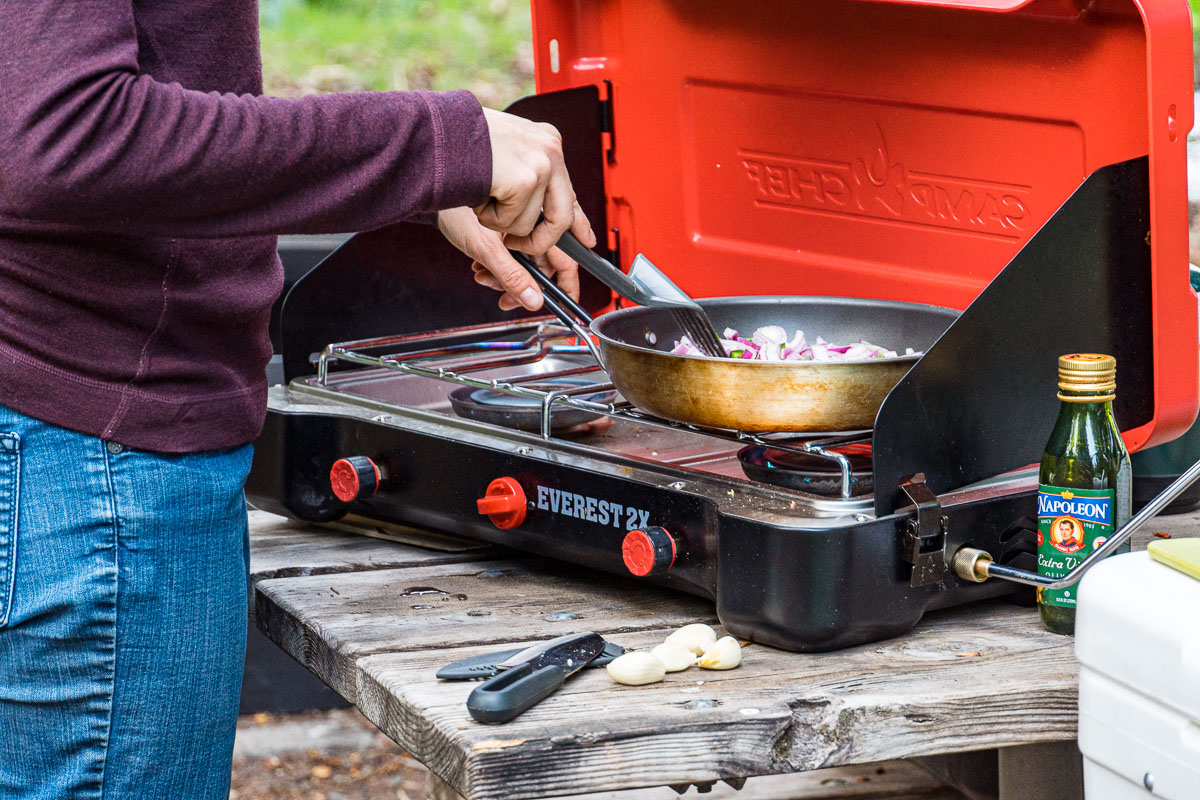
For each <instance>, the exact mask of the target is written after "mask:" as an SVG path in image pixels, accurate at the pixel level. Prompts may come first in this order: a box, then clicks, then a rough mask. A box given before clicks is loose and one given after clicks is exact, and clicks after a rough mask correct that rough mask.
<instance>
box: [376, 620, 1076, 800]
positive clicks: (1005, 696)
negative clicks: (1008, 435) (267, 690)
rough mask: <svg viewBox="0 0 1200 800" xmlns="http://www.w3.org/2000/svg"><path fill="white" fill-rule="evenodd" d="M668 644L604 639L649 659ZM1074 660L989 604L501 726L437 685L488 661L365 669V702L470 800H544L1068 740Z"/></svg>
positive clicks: (416, 660)
mask: <svg viewBox="0 0 1200 800" xmlns="http://www.w3.org/2000/svg"><path fill="white" fill-rule="evenodd" d="M666 632H667V631H664V630H656V631H642V632H637V633H630V634H624V635H613V636H611V637H610V638H612V639H613V640H614V641H617V642H619V643H621V644H624V645H626V646H634V647H645V646H650V645H652V644H655V643H657V642H658V641H661V639H662V637H663V636H664V635H665V633H666ZM1071 648H1072V641H1071V640H1070V639H1069V638H1066V637H1058V636H1054V635H1052V634H1048V633H1046V632H1044V631H1042V630H1041V629H1040V626H1039V625H1038V621H1037V617H1036V615H1034V614H1032V613H1031V612H1030V611H1029V610H1028V609H1016V608H1012V607H1009V606H1005V605H1002V604H996V603H988V604H980V605H978V606H977V607H975V608H972V609H965V610H960V611H958V612H954V613H950V614H935V615H931V617H930V619H929V620H927V621H926V622H924V623H922V625H921V626H920V627H919V628H918V630H917V631H915V632H914V634H913V635H911V636H907V637H904V638H901V639H896V640H893V641H890V642H885V643H882V644H876V645H870V646H864V647H858V648H851V649H848V650H844V651H839V652H837V653H828V654H815V655H803V654H796V653H785V652H783V651H779V650H774V649H771V648H768V647H763V646H759V645H753V646H751V647H750V648H748V649H747V650H746V652H745V657H746V660H745V662H744V663H743V665H742V666H741V667H740V668H738V669H736V670H732V671H729V672H709V671H703V670H699V669H692V670H688V671H687V672H683V673H677V674H675V675H670V676H668V680H667V681H665V682H663V683H659V684H653V685H651V686H644V687H624V686H617V685H616V684H613V683H612V682H611V681H610V680H609V679H608V677H607V676H606V675H605V674H604V673H603V672H602V671H599V670H589V671H585V672H584V673H581V674H580V675H578V676H576V677H575V678H572V680H571V681H570V682H569V683H568V685H567V686H566V687H564V689H563V690H561V691H560V692H559V693H558V694H556V695H555V696H554V697H552V698H550V699H549V700H547V701H545V702H543V703H541V704H540V705H538V706H536V707H535V708H533V709H531V710H530V711H528V712H526V713H525V714H523V715H522V716H521V717H519V718H518V719H516V720H514V721H512V722H510V723H507V724H506V725H503V726H484V725H479V724H477V723H474V722H472V721H471V720H470V719H469V717H468V716H467V713H466V709H465V700H466V697H467V695H468V694H469V693H470V690H471V688H472V687H471V685H470V684H455V683H442V682H438V681H436V680H434V678H433V673H434V671H435V670H436V669H437V667H438V666H440V665H441V664H443V663H445V662H446V661H448V660H450V659H451V658H456V657H460V656H461V655H464V654H471V653H472V652H476V651H478V650H480V649H481V648H469V649H463V650H461V651H455V652H453V653H430V652H410V653H388V654H381V655H375V656H371V657H369V658H364V659H362V660H361V661H359V663H358V668H359V675H360V683H359V687H358V697H357V703H358V705H359V707H360V708H361V709H362V711H363V713H364V714H366V716H367V717H368V718H370V719H371V720H372V721H373V722H374V723H375V724H376V725H378V726H379V727H380V728H381V729H382V730H383V731H384V732H385V733H387V734H388V735H389V736H390V737H392V738H393V739H395V740H396V741H397V742H399V743H400V745H401V746H403V747H405V748H406V749H407V750H409V752H411V753H413V755H414V756H416V757H417V758H418V759H420V760H421V761H422V762H424V763H425V764H427V765H428V766H429V767H430V768H431V769H432V770H434V771H435V772H437V773H438V774H440V775H441V776H442V777H443V778H444V779H446V780H447V782H448V783H449V784H450V785H451V786H453V787H454V788H455V789H456V790H457V791H459V792H461V793H462V794H463V795H464V796H465V797H467V798H469V800H487V799H489V798H505V797H507V798H522V797H545V796H547V795H556V794H571V793H584V792H594V791H601V790H612V789H616V788H628V787H637V786H655V785H663V784H671V783H679V782H687V781H700V780H714V779H718V778H726V777H745V776H750V775H763V774H771V773H781V772H794V771H800V770H810V769H817V768H821V767H828V766H835V765H843V764H855V763H870V762H875V761H881V760H887V759H894V758H905V757H910V756H914V755H924V754H933V753H946V752H956V751H964V750H973V749H979V748H981V747H984V746H1004V745H1009V744H1020V743H1026V742H1033V741H1046V740H1052V739H1069V738H1072V737H1073V736H1074V734H1075V720H1076V708H1075V704H1076V699H1075V682H1076V680H1077V671H1076V666H1075V662H1074V658H1073V656H1072V653H1071ZM970 653H978V654H979V655H963V654H970ZM1035 708H1036V709H1038V713H1037V714H1032V713H1030V709H1035Z"/></svg>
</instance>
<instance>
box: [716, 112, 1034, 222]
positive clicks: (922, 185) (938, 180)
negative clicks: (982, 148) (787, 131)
mask: <svg viewBox="0 0 1200 800" xmlns="http://www.w3.org/2000/svg"><path fill="white" fill-rule="evenodd" d="M738 155H739V156H740V157H741V159H742V166H743V168H744V169H745V171H746V177H747V179H748V180H749V181H750V186H751V188H752V189H753V191H754V202H755V203H756V204H758V205H761V206H770V207H775V208H784V209H791V210H795V211H807V212H816V213H825V214H838V215H845V216H852V217H867V218H874V219H883V220H890V221H893V222H899V223H904V224H910V225H924V226H930V227H935V228H950V229H954V230H960V231H970V232H972V233H979V234H984V235H987V236H999V237H1003V238H1006V239H1019V238H1021V236H1022V235H1023V234H1024V233H1025V232H1026V231H1027V230H1028V229H1029V227H1030V225H1031V219H1030V213H1029V208H1028V206H1027V204H1026V201H1027V200H1028V197H1029V194H1030V190H1031V187H1029V186H1022V185H1019V184H1012V183H1002V182H998V181H988V180H980V179H976V178H968V177H961V176H954V175H944V174H939V173H935V172H920V171H917V170H914V169H910V168H908V167H907V166H906V165H905V164H904V163H903V162H901V161H898V160H894V159H893V158H892V157H891V155H890V154H889V150H888V145H887V141H886V140H885V139H884V135H883V129H882V128H880V129H879V143H878V145H876V148H875V151H874V152H872V153H867V154H863V155H855V156H853V157H851V158H850V159H849V160H848V161H840V160H834V159H830V160H826V159H818V158H810V157H808V156H792V155H781V154H775V153H763V152H758V151H754V150H739V151H738Z"/></svg>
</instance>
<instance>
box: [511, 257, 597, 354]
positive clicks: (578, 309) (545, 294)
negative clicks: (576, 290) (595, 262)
mask: <svg viewBox="0 0 1200 800" xmlns="http://www.w3.org/2000/svg"><path fill="white" fill-rule="evenodd" d="M508 252H509V253H511V254H512V257H513V258H514V259H516V261H517V263H518V264H520V265H521V266H522V267H524V268H525V271H526V272H528V273H529V274H530V275H531V276H533V279H534V280H535V281H537V283H538V286H540V287H542V298H543V300H544V302H545V305H546V308H548V309H550V310H551V311H552V312H553V313H554V316H556V317H558V321H559V322H561V323H562V324H563V325H566V326H567V327H568V328H570V329H571V332H572V333H574V334H575V336H576V337H577V338H578V339H579V341H581V342H583V343H584V344H585V345H587V349H588V350H590V351H591V353H592V356H593V357H594V358H595V359H596V363H597V364H599V365H600V369H602V370H604V371H605V372H607V371H608V369H607V367H605V366H604V359H603V358H601V357H600V348H598V347H597V346H596V342H595V341H594V340H593V339H592V334H591V332H590V331H589V330H588V328H587V326H588V325H590V324H591V323H592V315H591V314H589V313H588V312H587V311H585V310H584V308H583V306H581V305H579V304H578V303H576V302H575V301H574V300H572V299H571V298H570V296H569V295H567V293H566V292H564V291H563V290H562V289H560V288H558V285H557V284H555V283H554V280H553V279H551V278H550V277H548V276H546V275H544V274H542V271H541V270H540V269H538V268H537V266H536V265H535V264H534V263H533V262H532V261H530V260H529V257H528V256H527V255H525V254H524V253H519V252H517V251H516V250H509V251H508Z"/></svg>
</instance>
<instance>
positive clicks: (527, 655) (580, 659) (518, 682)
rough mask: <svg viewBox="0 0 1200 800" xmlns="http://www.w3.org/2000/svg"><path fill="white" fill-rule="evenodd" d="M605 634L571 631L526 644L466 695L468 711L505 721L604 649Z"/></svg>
mask: <svg viewBox="0 0 1200 800" xmlns="http://www.w3.org/2000/svg"><path fill="white" fill-rule="evenodd" d="M604 645H605V642H604V638H603V637H602V636H600V634H598V633H592V632H590V631H587V632H584V633H572V634H568V635H566V636H560V637H558V638H557V639H551V640H550V641H548V642H540V643H538V644H535V645H533V646H532V647H527V648H526V649H524V650H522V651H520V652H519V653H517V654H516V655H514V656H512V657H511V658H509V659H507V660H506V661H505V662H504V663H502V664H500V665H499V667H500V670H501V672H500V674H499V675H496V676H495V677H493V678H489V679H488V680H486V681H484V682H483V683H482V684H480V685H479V686H477V687H476V688H475V689H474V691H472V692H471V694H470V696H469V697H467V712H468V713H469V714H470V715H471V717H472V718H474V719H475V720H477V721H479V722H485V723H498V722H508V721H509V720H510V719H513V718H515V717H517V716H518V715H520V714H521V713H522V712H524V711H526V710H527V709H529V708H531V707H533V706H534V705H536V704H537V703H539V702H540V701H542V700H544V699H545V698H547V697H549V696H550V695H551V694H553V693H554V691H555V690H557V689H558V687H560V686H562V685H563V682H564V681H565V680H566V679H567V678H569V677H570V676H572V675H574V674H575V673H576V672H578V671H579V670H581V669H583V668H584V667H586V666H587V665H588V664H590V663H591V662H592V661H594V660H595V659H596V658H597V657H599V655H600V654H601V653H603V652H604Z"/></svg>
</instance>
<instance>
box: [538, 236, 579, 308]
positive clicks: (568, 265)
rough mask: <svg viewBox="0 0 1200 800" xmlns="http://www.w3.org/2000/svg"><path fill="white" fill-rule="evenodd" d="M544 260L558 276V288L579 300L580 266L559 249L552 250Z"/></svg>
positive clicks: (573, 298)
mask: <svg viewBox="0 0 1200 800" xmlns="http://www.w3.org/2000/svg"><path fill="white" fill-rule="evenodd" d="M544 258H545V259H546V260H547V261H548V262H549V265H550V267H551V269H552V270H553V272H554V274H555V276H556V280H557V282H558V288H560V289H562V290H563V291H564V292H566V293H567V294H568V295H570V296H571V299H572V300H578V299H579V265H578V264H576V263H575V260H574V259H573V258H571V257H570V256H568V255H567V254H566V253H564V252H563V251H562V250H559V249H558V248H557V247H555V248H552V249H550V250H549V251H548V252H547V253H546V255H545V256H544Z"/></svg>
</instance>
